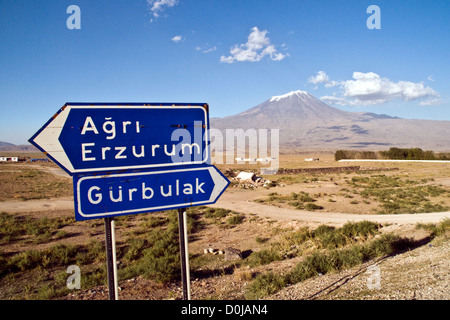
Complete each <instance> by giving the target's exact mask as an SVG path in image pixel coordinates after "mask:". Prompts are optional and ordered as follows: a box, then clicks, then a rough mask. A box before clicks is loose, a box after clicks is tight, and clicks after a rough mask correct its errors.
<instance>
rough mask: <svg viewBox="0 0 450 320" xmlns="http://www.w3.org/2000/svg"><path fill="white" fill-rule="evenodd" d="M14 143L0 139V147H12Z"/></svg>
mask: <svg viewBox="0 0 450 320" xmlns="http://www.w3.org/2000/svg"><path fill="white" fill-rule="evenodd" d="M13 146H14V145H13V144H12V143H9V142H3V141H0V147H13Z"/></svg>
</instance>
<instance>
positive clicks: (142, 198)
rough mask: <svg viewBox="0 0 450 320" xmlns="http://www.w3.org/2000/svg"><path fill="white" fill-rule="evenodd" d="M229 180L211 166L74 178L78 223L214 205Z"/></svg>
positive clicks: (77, 176) (78, 176)
mask: <svg viewBox="0 0 450 320" xmlns="http://www.w3.org/2000/svg"><path fill="white" fill-rule="evenodd" d="M229 183H230V181H228V179H227V178H226V177H225V176H224V175H223V174H222V173H221V172H220V171H219V170H218V169H217V168H216V167H214V166H210V165H205V166H200V167H194V168H192V167H189V168H172V169H169V170H164V171H145V172H133V173H122V174H111V175H88V176H82V175H76V176H74V196H75V217H76V219H77V220H87V219H96V218H106V217H114V216H119V215H126V214H136V213H144V212H151V211H162V210H171V209H177V208H184V207H191V206H198V205H207V204H212V203H215V202H216V201H217V200H218V198H219V197H220V195H221V194H222V193H223V192H224V191H225V189H226V188H227V187H228V185H229Z"/></svg>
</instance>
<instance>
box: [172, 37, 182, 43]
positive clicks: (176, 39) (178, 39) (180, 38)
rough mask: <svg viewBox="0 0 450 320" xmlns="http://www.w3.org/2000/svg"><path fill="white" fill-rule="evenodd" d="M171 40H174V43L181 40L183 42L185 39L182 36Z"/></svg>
mask: <svg viewBox="0 0 450 320" xmlns="http://www.w3.org/2000/svg"><path fill="white" fill-rule="evenodd" d="M170 40H172V41H173V42H176V43H177V42H180V41H181V40H183V37H182V36H174V37H173V38H172V39H170Z"/></svg>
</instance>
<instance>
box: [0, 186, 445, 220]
mask: <svg viewBox="0 0 450 320" xmlns="http://www.w3.org/2000/svg"><path fill="white" fill-rule="evenodd" d="M265 193H267V190H261V191H251V192H245V191H231V192H225V193H224V194H223V195H222V197H221V198H220V199H219V201H218V202H217V203H216V204H214V205H212V206H213V207H217V208H224V209H230V210H234V211H237V212H240V213H245V214H256V215H258V216H260V217H264V218H268V219H274V220H283V221H292V220H297V221H302V222H305V223H312V224H316V223H320V224H331V225H342V224H344V223H346V222H348V221H362V220H369V221H374V222H379V223H396V224H416V223H419V222H420V223H438V222H440V221H442V219H444V218H450V211H447V212H435V213H419V214H396V215H368V214H361V215H358V214H348V213H338V212H317V211H316V212H310V211H303V210H297V209H288V208H277V207H274V206H269V205H264V204H260V203H256V202H253V201H252V200H253V199H256V198H258V197H261V196H262V195H264V194H265ZM56 209H67V210H74V203H73V198H72V197H67V198H58V199H48V200H46V199H44V200H28V201H5V202H0V210H1V211H5V212H9V213H15V212H40V211H48V210H56Z"/></svg>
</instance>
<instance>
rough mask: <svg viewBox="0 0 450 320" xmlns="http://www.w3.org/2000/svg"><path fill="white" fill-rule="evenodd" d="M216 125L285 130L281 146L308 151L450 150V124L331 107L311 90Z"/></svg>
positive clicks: (214, 122)
mask: <svg viewBox="0 0 450 320" xmlns="http://www.w3.org/2000/svg"><path fill="white" fill-rule="evenodd" d="M211 127H212V128H216V129H219V130H221V131H222V133H223V135H224V137H225V129H237V128H241V129H244V130H246V129H250V128H253V129H279V130H280V147H282V148H283V147H284V148H286V147H289V148H296V149H308V150H312V149H315V150H336V149H344V148H345V149H371V150H380V149H383V150H384V149H388V148H389V147H405V148H407V147H420V148H423V149H427V150H434V151H448V150H450V121H433V120H407V119H399V118H394V117H390V116H387V115H377V114H374V113H368V112H366V113H364V112H348V111H343V110H339V109H336V108H333V107H330V106H328V105H327V104H325V103H323V102H322V101H320V100H318V99H316V98H315V97H313V96H312V95H310V94H309V93H307V92H305V91H292V92H290V93H287V94H285V95H281V96H274V97H272V98H270V99H269V100H267V101H265V102H263V103H261V104H259V105H257V106H256V107H253V108H251V109H249V110H247V111H244V112H241V113H239V114H236V115H234V116H229V117H225V118H213V119H211Z"/></svg>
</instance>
